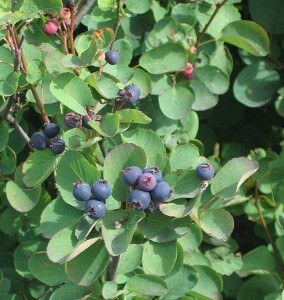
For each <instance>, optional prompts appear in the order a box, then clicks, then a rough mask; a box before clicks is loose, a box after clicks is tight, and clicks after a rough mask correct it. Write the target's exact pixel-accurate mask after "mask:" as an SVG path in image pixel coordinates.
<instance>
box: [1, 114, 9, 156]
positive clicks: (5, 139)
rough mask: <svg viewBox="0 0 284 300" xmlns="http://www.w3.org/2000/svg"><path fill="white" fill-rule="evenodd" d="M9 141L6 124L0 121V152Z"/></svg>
mask: <svg viewBox="0 0 284 300" xmlns="http://www.w3.org/2000/svg"><path fill="white" fill-rule="evenodd" d="M8 140H9V131H8V126H7V123H6V122H5V121H4V120H0V152H1V151H2V150H3V149H4V148H5V147H6V145H7V143H8Z"/></svg>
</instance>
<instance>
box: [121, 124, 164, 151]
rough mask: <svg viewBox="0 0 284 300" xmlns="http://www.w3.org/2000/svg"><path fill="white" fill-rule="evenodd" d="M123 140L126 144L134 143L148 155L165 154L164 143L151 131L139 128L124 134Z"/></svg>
mask: <svg viewBox="0 0 284 300" xmlns="http://www.w3.org/2000/svg"><path fill="white" fill-rule="evenodd" d="M122 140H123V141H124V142H125V143H132V144H135V145H137V146H139V147H141V148H142V149H144V151H145V152H146V153H147V154H154V153H164V152H165V148H164V144H163V141H162V140H161V139H160V137H159V136H158V135H157V134H156V133H155V132H154V131H151V130H147V129H140V128H139V129H135V130H130V131H126V132H124V133H122Z"/></svg>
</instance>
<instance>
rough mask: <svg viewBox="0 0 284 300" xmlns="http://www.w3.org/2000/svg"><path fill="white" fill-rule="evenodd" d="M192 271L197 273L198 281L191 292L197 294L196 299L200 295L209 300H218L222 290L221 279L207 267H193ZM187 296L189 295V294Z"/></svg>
mask: <svg viewBox="0 0 284 300" xmlns="http://www.w3.org/2000/svg"><path fill="white" fill-rule="evenodd" d="M194 269H195V270H196V271H197V278H198V280H197V284H196V285H195V286H194V287H193V288H192V290H191V291H192V292H194V293H197V295H196V296H198V298H199V295H202V296H205V297H208V298H209V299H210V300H219V299H220V298H221V290H222V288H223V282H222V277H221V276H220V275H219V274H218V273H217V272H215V271H214V270H213V269H211V268H209V267H207V266H194ZM189 295H191V292H190V293H189ZM193 295H194V294H193ZM208 298H206V299H208ZM201 299H202V298H201Z"/></svg>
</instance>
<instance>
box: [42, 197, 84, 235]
mask: <svg viewBox="0 0 284 300" xmlns="http://www.w3.org/2000/svg"><path fill="white" fill-rule="evenodd" d="M82 215H83V212H82V211H80V210H78V209H76V208H74V207H73V206H71V205H68V204H66V203H65V202H64V201H63V199H62V198H58V199H55V200H53V201H52V202H51V203H50V204H48V205H47V207H46V208H45V209H44V210H43V212H42V215H41V220H40V228H41V230H42V234H43V236H44V237H46V238H51V237H52V236H54V235H55V234H56V233H57V232H59V231H60V230H62V229H64V228H67V227H69V226H72V225H73V224H76V223H77V222H78V221H79V219H80V218H81V217H82Z"/></svg>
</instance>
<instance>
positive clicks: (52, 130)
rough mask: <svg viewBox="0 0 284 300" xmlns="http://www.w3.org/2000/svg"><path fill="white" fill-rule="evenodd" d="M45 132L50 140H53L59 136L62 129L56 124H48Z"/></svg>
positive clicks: (44, 129) (45, 126)
mask: <svg viewBox="0 0 284 300" xmlns="http://www.w3.org/2000/svg"><path fill="white" fill-rule="evenodd" d="M43 131H44V133H45V135H46V136H47V137H48V138H49V139H53V138H55V137H56V136H57V135H58V134H59V132H60V127H59V126H58V125H57V124H55V123H46V124H45V125H44V128H43Z"/></svg>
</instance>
